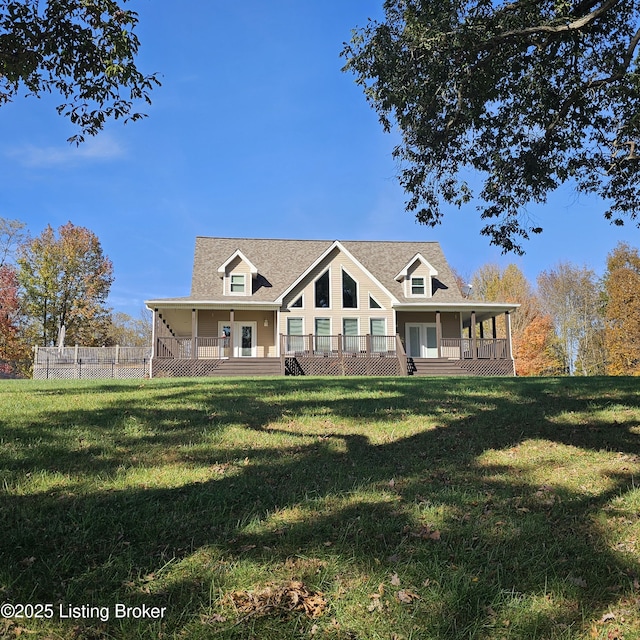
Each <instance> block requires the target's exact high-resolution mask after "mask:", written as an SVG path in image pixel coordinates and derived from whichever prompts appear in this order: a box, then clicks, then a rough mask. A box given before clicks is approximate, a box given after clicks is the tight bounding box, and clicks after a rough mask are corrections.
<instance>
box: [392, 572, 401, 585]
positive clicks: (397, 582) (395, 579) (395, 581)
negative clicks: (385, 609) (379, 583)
mask: <svg viewBox="0 0 640 640" xmlns="http://www.w3.org/2000/svg"><path fill="white" fill-rule="evenodd" d="M391 584H392V585H393V586H394V587H398V586H400V578H398V574H397V573H394V574H393V575H392V576H391Z"/></svg>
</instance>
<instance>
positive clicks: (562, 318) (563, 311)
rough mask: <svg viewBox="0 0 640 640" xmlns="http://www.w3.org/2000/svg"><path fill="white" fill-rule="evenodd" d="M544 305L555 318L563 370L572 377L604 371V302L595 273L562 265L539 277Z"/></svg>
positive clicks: (573, 266)
mask: <svg viewBox="0 0 640 640" xmlns="http://www.w3.org/2000/svg"><path fill="white" fill-rule="evenodd" d="M538 292H539V296H540V300H541V303H542V305H543V307H544V309H545V310H546V312H547V313H549V314H550V315H551V317H552V318H553V323H554V326H555V330H556V333H557V335H558V340H559V344H560V347H561V353H562V359H563V368H564V370H565V371H566V373H568V374H569V375H574V374H576V373H578V374H579V375H597V374H603V373H604V372H605V366H606V354H605V351H604V344H603V337H602V332H603V329H604V325H603V317H602V301H601V294H600V286H599V283H598V281H597V278H596V275H595V273H594V272H593V271H592V270H591V269H587V268H586V267H578V266H576V265H573V264H571V263H568V262H560V263H558V265H557V266H556V267H554V268H553V269H550V270H549V271H543V272H542V273H541V274H540V275H539V276H538Z"/></svg>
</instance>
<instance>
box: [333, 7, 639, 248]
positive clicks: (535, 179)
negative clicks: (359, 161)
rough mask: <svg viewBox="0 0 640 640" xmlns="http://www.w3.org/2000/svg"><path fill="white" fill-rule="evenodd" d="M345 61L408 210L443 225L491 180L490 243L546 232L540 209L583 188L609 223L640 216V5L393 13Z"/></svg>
mask: <svg viewBox="0 0 640 640" xmlns="http://www.w3.org/2000/svg"><path fill="white" fill-rule="evenodd" d="M384 9H385V20H384V21H382V22H376V21H372V20H370V21H369V23H368V24H367V26H366V27H364V28H360V29H357V30H356V31H354V34H353V38H352V40H351V43H349V44H346V45H345V48H344V50H343V52H342V55H343V56H344V57H345V58H346V65H345V70H348V71H351V72H353V73H354V74H355V76H356V81H357V83H358V84H360V85H361V86H362V87H363V88H364V91H365V94H366V96H367V99H368V100H369V102H370V103H371V104H372V105H373V107H374V108H375V110H376V111H377V113H378V115H379V118H380V121H381V123H382V125H383V126H384V128H385V130H387V131H390V130H391V129H392V128H393V127H394V125H395V126H397V129H398V132H399V133H400V135H401V142H400V144H398V145H397V147H396V148H395V150H394V156H395V158H396V159H397V160H398V161H399V164H400V175H399V179H400V183H401V185H402V186H403V188H404V189H405V191H406V193H407V195H408V201H407V208H408V209H409V210H410V211H414V212H415V213H416V216H417V218H418V220H419V221H420V222H423V223H426V224H428V225H432V226H433V225H436V224H437V223H439V222H440V221H441V219H442V215H443V210H442V202H445V203H450V204H455V205H458V206H462V205H463V204H465V203H467V202H469V201H470V200H471V198H472V196H473V195H475V194H473V193H472V189H471V186H470V185H469V184H468V183H467V178H468V176H469V175H472V176H473V175H479V176H481V179H482V187H481V189H480V191H479V193H478V194H477V195H479V196H480V199H481V204H480V205H479V206H478V209H479V211H480V215H481V217H482V218H483V219H484V221H485V222H486V224H485V226H484V228H483V230H482V233H483V234H485V235H487V236H489V238H490V241H491V243H492V244H495V245H498V246H500V247H501V248H502V249H503V251H514V252H516V253H522V244H521V242H522V240H525V239H527V238H528V237H529V234H531V233H539V232H540V231H542V229H541V228H540V227H538V226H537V225H536V224H535V222H534V221H532V220H531V218H530V216H528V215H527V206H528V205H530V204H532V203H543V202H545V201H546V198H547V196H548V194H549V193H550V192H551V191H553V190H554V189H556V188H557V187H558V186H559V185H561V184H563V183H565V182H567V181H572V182H573V183H574V184H575V185H576V188H577V189H578V190H579V191H581V192H585V193H594V194H598V195H599V196H601V197H602V198H604V199H605V201H606V203H607V209H606V211H605V214H604V215H605V218H607V219H609V220H611V221H612V222H614V223H615V224H623V223H624V222H625V220H626V221H636V218H637V211H638V210H639V209H640V184H639V178H640V163H639V159H640V148H637V147H638V145H640V111H639V110H638V108H637V105H638V100H639V99H640V74H639V73H638V53H637V52H638V43H639V42H640V0H503V1H496V0H386V1H385V3H384Z"/></svg>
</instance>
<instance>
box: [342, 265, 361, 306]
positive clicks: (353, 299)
mask: <svg viewBox="0 0 640 640" xmlns="http://www.w3.org/2000/svg"><path fill="white" fill-rule="evenodd" d="M342 307H343V308H344V309H357V308H358V283H357V282H356V281H355V280H354V279H353V278H352V277H351V276H350V275H349V274H348V273H347V272H346V271H343V272H342Z"/></svg>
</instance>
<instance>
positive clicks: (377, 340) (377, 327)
mask: <svg viewBox="0 0 640 640" xmlns="http://www.w3.org/2000/svg"><path fill="white" fill-rule="evenodd" d="M370 324H371V350H372V351H375V352H376V353H382V352H383V351H387V338H386V337H385V336H386V334H387V321H386V320H385V319H384V318H371V320H370Z"/></svg>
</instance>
